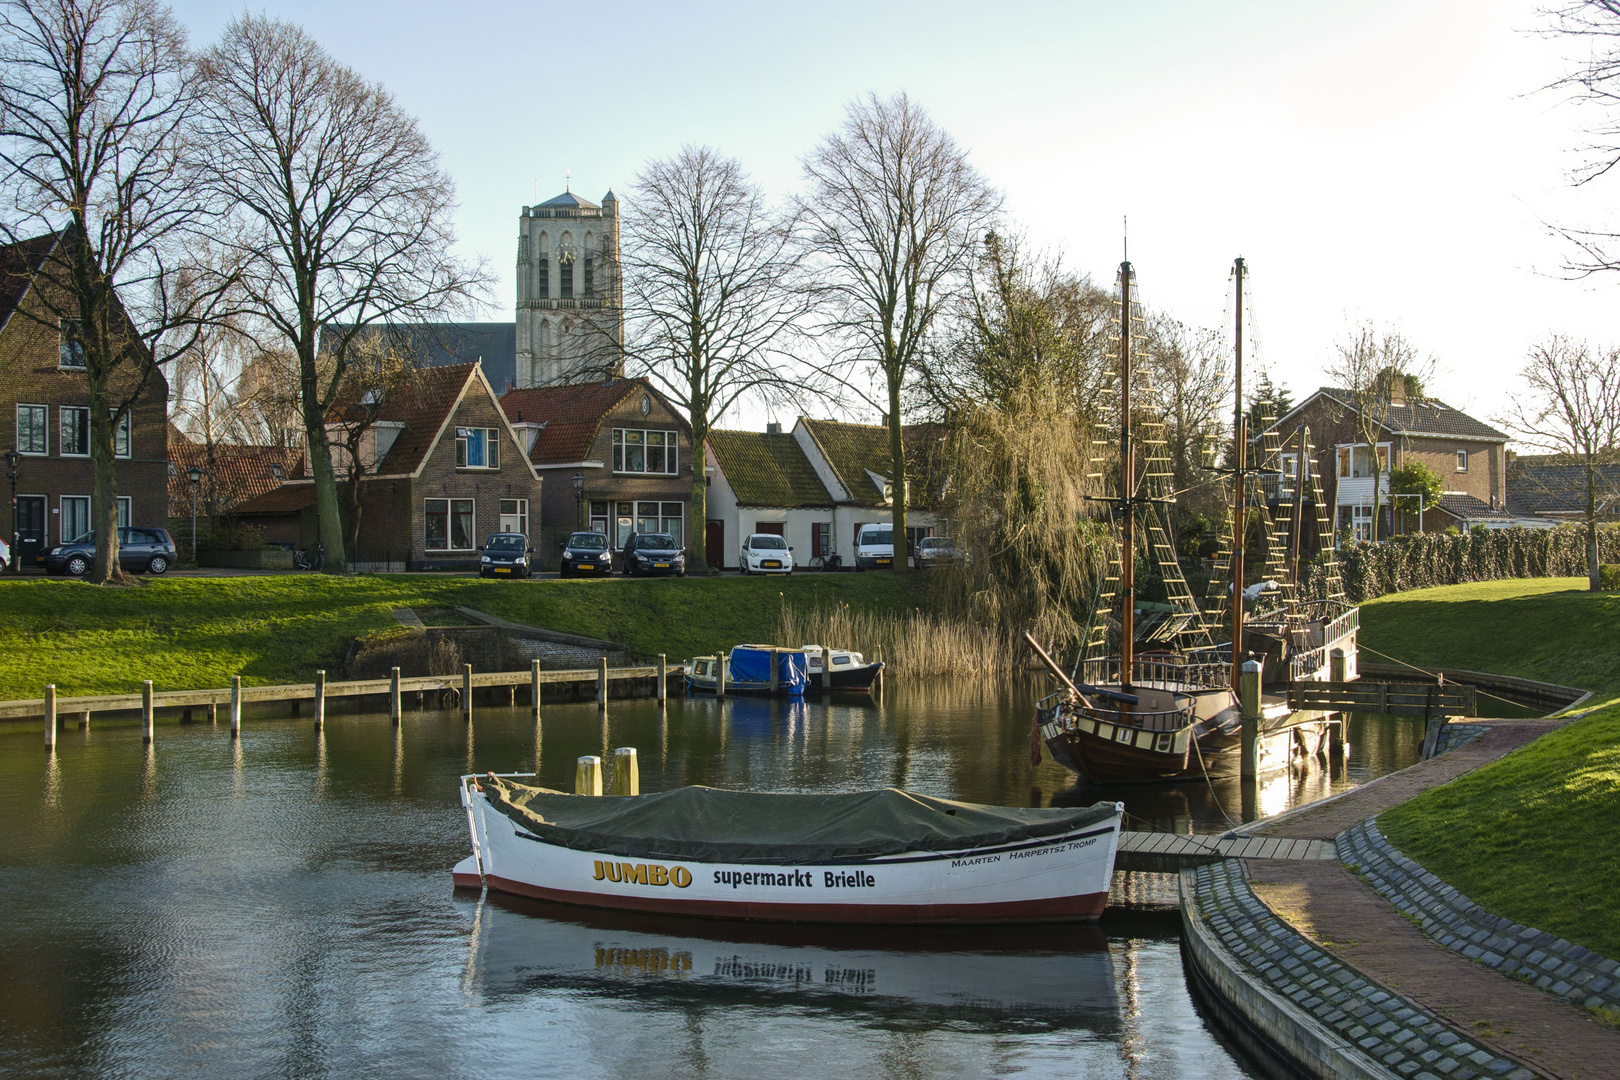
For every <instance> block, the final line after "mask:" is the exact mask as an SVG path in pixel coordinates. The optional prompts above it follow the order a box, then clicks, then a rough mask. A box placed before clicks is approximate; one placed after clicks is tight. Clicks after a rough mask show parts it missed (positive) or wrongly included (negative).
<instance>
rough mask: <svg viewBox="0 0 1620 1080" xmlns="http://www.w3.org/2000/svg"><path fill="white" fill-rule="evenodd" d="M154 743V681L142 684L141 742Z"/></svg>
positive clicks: (148, 680) (149, 680)
mask: <svg viewBox="0 0 1620 1080" xmlns="http://www.w3.org/2000/svg"><path fill="white" fill-rule="evenodd" d="M151 741H152V680H151V679H147V680H146V681H145V682H143V683H141V742H143V743H149V742H151Z"/></svg>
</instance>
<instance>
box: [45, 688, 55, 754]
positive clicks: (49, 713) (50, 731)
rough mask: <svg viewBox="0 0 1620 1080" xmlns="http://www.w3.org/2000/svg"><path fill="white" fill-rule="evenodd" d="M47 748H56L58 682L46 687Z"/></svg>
mask: <svg viewBox="0 0 1620 1080" xmlns="http://www.w3.org/2000/svg"><path fill="white" fill-rule="evenodd" d="M45 748H46V749H47V750H54V749H56V684H55V683H50V684H49V685H47V686H46V687H45Z"/></svg>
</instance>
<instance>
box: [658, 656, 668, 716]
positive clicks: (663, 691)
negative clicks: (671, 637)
mask: <svg viewBox="0 0 1620 1080" xmlns="http://www.w3.org/2000/svg"><path fill="white" fill-rule="evenodd" d="M667 700H669V671H668V668H667V665H666V664H665V662H664V654H663V653H659V654H658V703H659V704H660V705H662V704H663V703H664V702H665V701H667Z"/></svg>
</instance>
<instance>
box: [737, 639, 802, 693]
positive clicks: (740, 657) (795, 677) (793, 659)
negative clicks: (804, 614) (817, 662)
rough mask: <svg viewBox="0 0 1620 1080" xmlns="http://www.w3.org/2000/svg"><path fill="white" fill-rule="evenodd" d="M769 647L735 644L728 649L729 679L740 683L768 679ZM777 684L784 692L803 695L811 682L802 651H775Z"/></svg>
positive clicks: (768, 681)
mask: <svg viewBox="0 0 1620 1080" xmlns="http://www.w3.org/2000/svg"><path fill="white" fill-rule="evenodd" d="M771 656H772V653H771V650H769V649H750V648H748V647H746V646H743V645H738V646H737V647H736V648H734V649H732V650H731V680H732V681H733V682H739V683H764V684H766V685H769V684H770V681H771ZM775 656H776V667H777V678H778V680H779V681H778V683H777V685H778V686H780V687H781V690H782V693H784V694H803V693H804V688H805V686H806V685H807V684H808V683H809V681H810V664H809V661H807V660H806V659H805V658H804V653H803V652H802V651H801V652H777V653H776V654H775Z"/></svg>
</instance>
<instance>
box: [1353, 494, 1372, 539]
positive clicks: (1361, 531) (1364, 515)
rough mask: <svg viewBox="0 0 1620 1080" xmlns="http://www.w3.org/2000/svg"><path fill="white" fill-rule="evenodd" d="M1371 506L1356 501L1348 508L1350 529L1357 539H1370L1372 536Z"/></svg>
mask: <svg viewBox="0 0 1620 1080" xmlns="http://www.w3.org/2000/svg"><path fill="white" fill-rule="evenodd" d="M1372 526H1373V508H1372V507H1371V506H1367V505H1365V504H1360V503H1358V504H1357V505H1355V506H1352V507H1351V508H1350V529H1351V532H1353V533H1354V534H1355V537H1356V539H1357V540H1371V539H1372V538H1373V531H1372Z"/></svg>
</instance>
